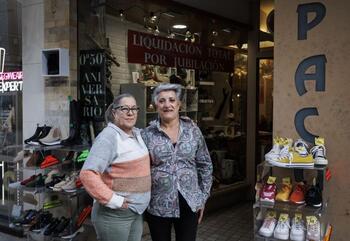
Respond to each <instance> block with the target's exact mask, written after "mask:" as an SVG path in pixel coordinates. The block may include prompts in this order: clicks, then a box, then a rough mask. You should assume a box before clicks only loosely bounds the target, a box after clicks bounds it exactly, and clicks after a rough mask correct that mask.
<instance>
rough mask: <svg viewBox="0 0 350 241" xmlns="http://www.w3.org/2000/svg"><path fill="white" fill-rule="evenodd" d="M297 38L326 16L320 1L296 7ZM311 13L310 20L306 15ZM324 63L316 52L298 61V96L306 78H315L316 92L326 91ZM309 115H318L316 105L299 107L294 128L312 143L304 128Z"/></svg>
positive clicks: (324, 58)
mask: <svg viewBox="0 0 350 241" xmlns="http://www.w3.org/2000/svg"><path fill="white" fill-rule="evenodd" d="M297 13H298V40H299V41H304V40H305V41H307V33H308V31H310V30H311V29H313V28H315V27H316V26H317V25H318V24H319V23H321V22H322V20H323V19H324V17H325V16H326V7H325V6H324V5H323V4H322V3H320V2H313V3H304V4H299V5H298V9H297ZM311 14H312V15H313V16H314V17H313V19H312V20H311V21H310V20H309V18H308V16H310V15H311ZM326 63H327V58H326V56H325V55H324V54H318V55H314V56H310V57H307V58H305V59H304V60H302V61H301V62H300V64H299V65H298V67H297V69H296V71H295V78H294V79H295V88H296V91H297V93H298V95H299V96H303V95H304V94H306V92H307V90H306V88H305V81H306V80H315V82H316V84H315V90H316V91H317V92H324V91H326V77H325V76H326ZM313 67H314V69H315V71H314V72H313V73H309V72H308V70H309V69H310V68H313ZM309 116H318V110H317V108H316V107H312V106H311V107H305V108H302V109H300V110H299V111H298V112H297V113H296V114H295V118H294V125H295V129H296V130H297V132H298V134H299V136H300V137H301V138H303V139H304V140H305V141H307V142H310V143H313V142H314V140H315V137H317V135H314V134H312V133H310V132H309V131H308V130H307V129H306V128H305V119H306V118H307V117H309Z"/></svg>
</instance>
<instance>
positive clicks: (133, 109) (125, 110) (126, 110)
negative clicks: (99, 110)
mask: <svg viewBox="0 0 350 241" xmlns="http://www.w3.org/2000/svg"><path fill="white" fill-rule="evenodd" d="M114 109H119V110H120V111H121V112H123V113H124V114H128V113H129V112H130V111H131V113H133V114H136V113H137V112H139V111H140V107H129V106H125V105H121V106H117V107H115V108H114Z"/></svg>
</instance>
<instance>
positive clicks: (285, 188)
mask: <svg viewBox="0 0 350 241" xmlns="http://www.w3.org/2000/svg"><path fill="white" fill-rule="evenodd" d="M291 192H292V184H291V183H290V178H289V177H285V178H283V179H282V188H281V190H280V191H279V192H278V193H277V195H276V201H282V202H288V201H289V195H290V193H291Z"/></svg>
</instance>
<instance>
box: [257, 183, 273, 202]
mask: <svg viewBox="0 0 350 241" xmlns="http://www.w3.org/2000/svg"><path fill="white" fill-rule="evenodd" d="M275 196H276V184H275V183H273V184H267V183H265V184H264V186H263V189H262V191H261V193H260V201H262V202H269V203H275Z"/></svg>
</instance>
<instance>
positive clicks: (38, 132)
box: [24, 125, 44, 144]
mask: <svg viewBox="0 0 350 241" xmlns="http://www.w3.org/2000/svg"><path fill="white" fill-rule="evenodd" d="M43 129H44V127H43V126H39V125H37V127H36V130H35V133H34V135H32V136H31V137H29V138H28V139H26V140H24V143H26V144H29V142H31V141H32V140H34V139H37V138H38V137H39V135H40V133H41V132H42V131H43Z"/></svg>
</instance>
